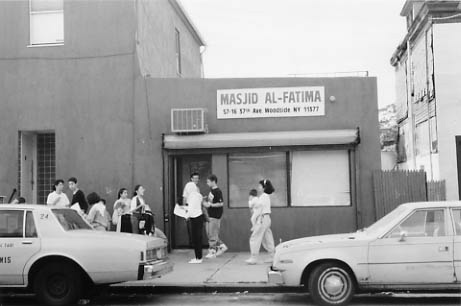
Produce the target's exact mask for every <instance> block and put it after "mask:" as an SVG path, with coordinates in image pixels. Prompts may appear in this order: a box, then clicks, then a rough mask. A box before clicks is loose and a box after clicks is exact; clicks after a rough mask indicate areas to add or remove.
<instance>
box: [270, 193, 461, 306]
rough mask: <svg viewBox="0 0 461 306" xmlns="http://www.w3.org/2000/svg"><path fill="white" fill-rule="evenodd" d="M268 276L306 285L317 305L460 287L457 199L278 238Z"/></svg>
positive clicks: (460, 234) (460, 211)
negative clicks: (341, 228) (338, 228)
mask: <svg viewBox="0 0 461 306" xmlns="http://www.w3.org/2000/svg"><path fill="white" fill-rule="evenodd" d="M268 278H269V282H271V283H276V284H281V285H287V286H302V285H303V286H305V287H306V288H307V289H308V291H309V292H310V294H311V297H312V299H313V300H314V301H315V302H316V303H317V304H319V305H347V304H348V302H349V301H350V299H351V298H352V296H353V295H354V293H355V292H371V291H383V290H386V291H393V290H395V291H398V290H409V291H411V290H424V291H425V290H437V291H442V292H443V291H451V290H457V291H459V290H460V288H461V202H420V203H407V204H402V205H400V206H398V207H397V208H396V209H395V210H393V211H392V212H390V213H389V214H388V215H386V216H384V217H383V218H381V219H380V220H378V221H377V222H376V223H374V224H373V225H371V226H370V227H368V228H366V229H364V230H361V231H358V232H356V233H351V234H339V235H326V236H315V237H307V238H302V239H296V240H291V241H287V242H284V243H281V244H280V245H278V246H277V248H276V252H275V256H274V261H273V264H272V267H271V269H270V271H269V272H268Z"/></svg>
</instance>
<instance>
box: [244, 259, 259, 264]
mask: <svg viewBox="0 0 461 306" xmlns="http://www.w3.org/2000/svg"><path fill="white" fill-rule="evenodd" d="M245 262H246V263H247V264H248V265H256V264H257V263H258V260H257V259H256V258H255V257H250V258H248V259H247V260H245Z"/></svg>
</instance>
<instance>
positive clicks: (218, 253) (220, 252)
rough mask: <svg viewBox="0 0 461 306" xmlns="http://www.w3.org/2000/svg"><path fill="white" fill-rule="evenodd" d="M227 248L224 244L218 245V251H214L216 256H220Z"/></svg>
mask: <svg viewBox="0 0 461 306" xmlns="http://www.w3.org/2000/svg"><path fill="white" fill-rule="evenodd" d="M228 249H229V248H228V247H227V246H226V245H225V244H224V243H222V244H221V245H220V246H219V247H218V251H217V252H216V256H220V255H222V254H223V253H224V252H225V251H227V250H228Z"/></svg>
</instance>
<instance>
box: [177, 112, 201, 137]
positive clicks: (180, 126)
mask: <svg viewBox="0 0 461 306" xmlns="http://www.w3.org/2000/svg"><path fill="white" fill-rule="evenodd" d="M205 115H206V109H204V108H174V109H172V110H171V132H173V133H179V134H183V133H184V134H186V133H206V132H207V129H208V126H207V123H206V116H205Z"/></svg>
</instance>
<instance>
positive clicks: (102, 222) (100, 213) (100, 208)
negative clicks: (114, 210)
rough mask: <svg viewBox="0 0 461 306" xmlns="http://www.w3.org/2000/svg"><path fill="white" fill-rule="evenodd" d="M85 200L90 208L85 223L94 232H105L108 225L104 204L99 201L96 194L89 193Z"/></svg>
mask: <svg viewBox="0 0 461 306" xmlns="http://www.w3.org/2000/svg"><path fill="white" fill-rule="evenodd" d="M86 198H87V201H88V204H89V205H90V207H91V208H90V212H89V213H88V216H87V217H86V219H87V221H88V222H89V223H90V224H91V225H92V226H93V228H94V229H95V230H98V231H106V230H107V229H108V227H109V224H110V221H109V220H108V218H107V215H108V214H107V213H106V205H104V202H103V201H101V198H100V197H99V195H98V194H97V193H96V192H92V193H90V194H89V195H88V196H87V197H86Z"/></svg>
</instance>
